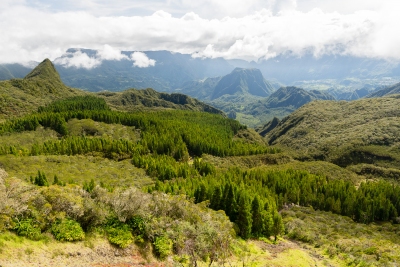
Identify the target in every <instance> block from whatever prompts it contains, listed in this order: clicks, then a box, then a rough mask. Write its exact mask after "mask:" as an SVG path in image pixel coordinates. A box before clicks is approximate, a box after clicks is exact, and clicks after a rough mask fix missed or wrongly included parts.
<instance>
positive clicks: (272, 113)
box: [241, 86, 335, 128]
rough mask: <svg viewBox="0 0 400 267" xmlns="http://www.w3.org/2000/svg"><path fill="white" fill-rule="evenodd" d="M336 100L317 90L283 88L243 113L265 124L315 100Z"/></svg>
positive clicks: (252, 104)
mask: <svg viewBox="0 0 400 267" xmlns="http://www.w3.org/2000/svg"><path fill="white" fill-rule="evenodd" d="M334 99H335V98H334V97H333V96H331V95H330V94H328V93H325V92H321V91H317V90H311V91H306V90H304V89H301V88H297V87H293V86H291V87H281V88H280V89H279V90H277V91H276V92H274V93H272V94H271V95H270V96H268V97H267V98H264V99H257V100H256V101H253V102H251V103H248V104H247V105H245V106H244V108H243V109H242V111H241V112H242V113H244V114H249V115H251V116H254V117H256V118H258V119H259V120H260V122H262V121H264V122H265V121H269V120H272V119H273V118H274V117H279V118H283V117H285V116H287V115H289V114H290V113H292V112H293V111H295V110H296V109H298V108H299V107H301V106H302V105H304V104H306V103H308V102H311V101H313V100H334ZM261 128H263V127H261Z"/></svg>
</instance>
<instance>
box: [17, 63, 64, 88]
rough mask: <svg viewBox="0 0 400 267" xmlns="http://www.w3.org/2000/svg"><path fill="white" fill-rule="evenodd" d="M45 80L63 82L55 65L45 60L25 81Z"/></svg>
mask: <svg viewBox="0 0 400 267" xmlns="http://www.w3.org/2000/svg"><path fill="white" fill-rule="evenodd" d="M37 78H40V79H45V80H52V81H59V82H61V79H60V75H59V74H58V72H57V70H56V68H55V67H54V65H53V63H52V62H51V61H50V60H49V59H47V58H46V59H45V60H43V61H42V63H40V64H39V65H38V66H37V67H36V68H34V69H33V70H32V71H31V72H30V73H29V74H28V75H26V76H25V78H24V79H37Z"/></svg>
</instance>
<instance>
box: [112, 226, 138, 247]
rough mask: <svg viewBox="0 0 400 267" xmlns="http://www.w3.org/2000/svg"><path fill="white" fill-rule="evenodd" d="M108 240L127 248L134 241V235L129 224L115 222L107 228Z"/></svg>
mask: <svg viewBox="0 0 400 267" xmlns="http://www.w3.org/2000/svg"><path fill="white" fill-rule="evenodd" d="M106 231H107V234H108V241H110V243H111V244H114V245H116V246H118V247H120V248H126V247H128V246H129V245H130V244H131V243H132V242H133V236H132V233H131V231H130V228H129V226H128V225H127V224H122V223H120V224H118V225H116V224H114V225H112V226H108V227H107V229H106Z"/></svg>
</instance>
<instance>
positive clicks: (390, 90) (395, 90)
mask: <svg viewBox="0 0 400 267" xmlns="http://www.w3.org/2000/svg"><path fill="white" fill-rule="evenodd" d="M394 94H400V83H396V84H394V85H392V86H388V87H385V88H382V89H380V90H379V91H376V92H373V93H371V94H369V95H367V96H366V97H367V98H372V97H383V96H389V95H394Z"/></svg>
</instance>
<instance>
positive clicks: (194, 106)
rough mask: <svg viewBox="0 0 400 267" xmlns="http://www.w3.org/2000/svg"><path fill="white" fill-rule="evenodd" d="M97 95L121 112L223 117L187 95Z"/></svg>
mask: <svg viewBox="0 0 400 267" xmlns="http://www.w3.org/2000/svg"><path fill="white" fill-rule="evenodd" d="M97 95H98V96H101V97H103V98H104V99H105V100H106V102H107V103H108V104H109V105H110V106H111V107H113V108H115V109H118V110H123V111H133V110H138V109H143V108H171V109H182V110H194V111H204V112H208V113H214V114H220V115H224V113H223V112H222V111H220V110H218V109H216V108H214V107H212V106H210V105H207V104H205V103H203V102H200V101H198V100H197V99H194V98H191V97H189V96H187V95H184V94H178V93H172V94H167V93H159V92H157V91H155V90H153V89H150V88H148V89H143V90H136V89H129V90H126V91H123V92H119V93H110V92H103V93H98V94H97ZM224 116H225V115H224Z"/></svg>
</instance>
